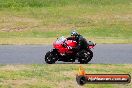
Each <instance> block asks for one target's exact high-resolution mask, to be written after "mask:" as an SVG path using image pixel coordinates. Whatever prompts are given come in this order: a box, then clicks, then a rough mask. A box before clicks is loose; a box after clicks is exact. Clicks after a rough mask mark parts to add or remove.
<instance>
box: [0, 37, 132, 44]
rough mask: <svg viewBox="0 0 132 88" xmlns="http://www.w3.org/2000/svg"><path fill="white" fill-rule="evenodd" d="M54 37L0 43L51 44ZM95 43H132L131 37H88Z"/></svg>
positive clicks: (2, 40) (2, 42)
mask: <svg viewBox="0 0 132 88" xmlns="http://www.w3.org/2000/svg"><path fill="white" fill-rule="evenodd" d="M55 40H56V38H0V45H11V44H13V45H28V44H30V45H32V44H36V45H37V44H39V45H40V44H42V45H43V44H44V45H52V44H53V42H54V41H55ZM88 40H91V41H93V42H95V43H96V44H100V43H101V44H119V43H120V44H132V39H117V38H105V39H104V38H88Z"/></svg>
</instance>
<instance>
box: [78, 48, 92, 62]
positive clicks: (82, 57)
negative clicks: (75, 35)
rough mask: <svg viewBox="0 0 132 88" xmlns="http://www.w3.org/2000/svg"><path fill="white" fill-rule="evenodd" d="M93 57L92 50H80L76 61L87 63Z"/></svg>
mask: <svg viewBox="0 0 132 88" xmlns="http://www.w3.org/2000/svg"><path fill="white" fill-rule="evenodd" d="M92 57H93V52H92V51H91V50H82V51H80V52H79V54H78V58H79V59H78V61H79V62H80V64H87V63H88V62H89V61H91V59H92Z"/></svg>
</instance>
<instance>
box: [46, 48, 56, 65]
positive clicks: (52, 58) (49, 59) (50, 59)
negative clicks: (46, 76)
mask: <svg viewBox="0 0 132 88" xmlns="http://www.w3.org/2000/svg"><path fill="white" fill-rule="evenodd" d="M56 61H57V55H56V54H55V53H54V52H53V51H49V52H47V53H46V55H45V62H46V63H47V64H54V63H55V62H56Z"/></svg>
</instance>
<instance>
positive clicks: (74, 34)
mask: <svg viewBox="0 0 132 88" xmlns="http://www.w3.org/2000/svg"><path fill="white" fill-rule="evenodd" d="M78 35H79V34H78V33H77V32H76V31H75V30H73V31H72V32H71V36H78Z"/></svg>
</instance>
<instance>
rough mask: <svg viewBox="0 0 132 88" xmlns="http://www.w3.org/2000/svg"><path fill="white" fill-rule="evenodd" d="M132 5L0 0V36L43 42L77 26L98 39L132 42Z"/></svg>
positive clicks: (123, 0) (114, 0)
mask: <svg viewBox="0 0 132 88" xmlns="http://www.w3.org/2000/svg"><path fill="white" fill-rule="evenodd" d="M131 9H132V1H131V0H61V1H58V0H28V1H27V0H0V38H9V39H7V40H9V41H12V43H11V42H10V43H9V44H14V43H13V42H14V40H15V39H16V38H17V41H18V40H20V41H18V42H19V43H21V44H24V43H25V44H42V42H40V41H39V40H43V39H45V38H48V40H51V38H54V37H56V36H57V35H58V36H61V35H64V36H68V35H70V34H69V33H70V31H71V28H73V27H75V28H77V31H79V33H80V34H82V35H84V37H86V38H89V37H90V38H95V39H96V40H97V43H131V41H132V30H131V29H132V10H131ZM100 37H101V38H103V39H98V38H100ZM11 38H12V39H11ZM22 38H25V39H24V40H26V41H23V42H21V41H22ZM29 38H31V40H28V39H29ZM35 38H40V39H37V40H38V43H36V42H34V39H35ZM109 38H110V41H109ZM115 39H117V40H115ZM27 41H28V42H27ZM1 42H3V43H1V44H8V43H6V41H5V42H4V41H3V40H2V39H1ZM46 42H47V41H45V42H43V43H46ZM95 42H96V41H95ZM15 44H17V43H15Z"/></svg>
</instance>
